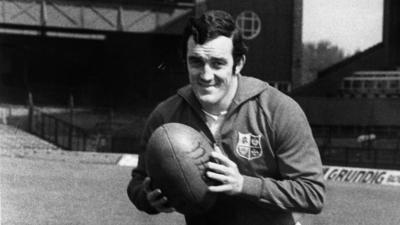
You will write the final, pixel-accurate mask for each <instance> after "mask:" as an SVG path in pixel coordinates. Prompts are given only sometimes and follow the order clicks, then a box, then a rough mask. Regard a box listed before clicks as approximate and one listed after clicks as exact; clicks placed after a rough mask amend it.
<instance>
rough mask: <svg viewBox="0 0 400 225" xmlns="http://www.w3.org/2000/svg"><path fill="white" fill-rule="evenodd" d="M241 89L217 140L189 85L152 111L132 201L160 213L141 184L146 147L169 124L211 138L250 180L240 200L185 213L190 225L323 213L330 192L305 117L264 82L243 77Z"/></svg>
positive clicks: (276, 220) (291, 220)
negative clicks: (189, 214)
mask: <svg viewBox="0 0 400 225" xmlns="http://www.w3.org/2000/svg"><path fill="white" fill-rule="evenodd" d="M238 84H239V85H238V90H237V92H236V94H235V97H234V99H233V102H232V104H231V105H230V107H229V108H228V111H227V113H226V115H225V118H224V122H223V124H222V125H221V127H220V128H219V132H218V135H216V136H213V135H212V133H211V132H210V130H209V128H208V126H207V124H206V122H205V121H206V118H205V114H204V112H203V111H202V109H201V106H200V103H199V102H198V100H197V98H196V97H195V95H194V93H193V91H192V89H191V87H190V85H188V86H185V87H183V88H181V89H180V90H179V91H178V93H177V94H176V95H174V96H172V97H170V98H169V99H167V100H165V101H163V102H161V103H160V104H159V105H158V106H157V107H156V108H155V110H154V111H153V112H152V113H151V114H150V116H149V118H148V121H147V123H146V126H145V130H144V133H143V138H142V142H141V146H142V148H141V150H140V151H141V153H140V155H139V162H138V166H137V168H135V169H134V170H133V171H132V180H131V182H130V183H129V186H128V196H129V198H130V200H131V201H132V202H133V204H134V205H135V206H136V207H137V208H138V209H139V210H143V211H145V212H147V213H149V214H155V213H157V211H156V210H155V209H154V208H153V207H151V206H150V205H149V203H148V201H147V199H146V194H145V192H144V190H143V185H142V182H143V180H144V178H145V177H146V176H147V175H146V171H145V165H144V162H145V159H144V157H145V154H144V153H145V146H146V143H147V140H148V139H149V137H150V135H151V134H152V132H153V131H154V130H155V129H156V128H157V127H159V126H161V125H162V124H165V123H171V122H176V123H182V124H185V125H188V126H191V127H192V128H194V129H196V130H197V131H199V132H200V133H202V134H203V135H204V136H206V137H207V138H208V139H209V141H210V143H214V144H216V145H218V146H219V147H220V149H222V151H223V153H224V154H225V155H226V156H227V157H228V158H229V159H230V160H232V161H233V162H235V163H236V164H237V166H238V169H239V171H240V173H241V174H242V175H243V177H244V182H243V189H242V192H241V193H240V194H239V195H235V196H229V195H226V194H219V195H218V197H217V201H216V203H215V205H214V206H213V208H212V209H211V210H209V211H207V212H206V213H204V214H201V215H196V216H185V219H186V222H187V224H189V225H196V224H198V225H203V224H243V225H244V224H252V225H257V224H263V225H267V224H271V225H275V224H282V225H287V224H295V223H296V222H297V221H299V220H300V218H301V217H302V214H303V213H313V214H315V213H319V212H320V211H321V209H322V206H323V202H324V195H325V186H324V183H323V174H322V164H321V159H320V155H319V151H318V148H317V145H316V143H315V140H314V138H313V136H312V132H311V129H310V126H309V124H308V121H307V118H306V116H305V114H304V112H303V111H302V110H301V108H300V107H299V105H298V104H297V103H296V102H295V101H294V100H293V99H291V98H290V97H288V96H286V95H285V94H283V93H281V92H280V91H278V90H277V89H275V88H273V87H271V86H269V85H268V84H267V83H266V82H263V81H261V80H258V79H256V78H251V77H246V76H241V75H240V76H239V83H238Z"/></svg>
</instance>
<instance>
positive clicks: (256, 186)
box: [240, 176, 263, 200]
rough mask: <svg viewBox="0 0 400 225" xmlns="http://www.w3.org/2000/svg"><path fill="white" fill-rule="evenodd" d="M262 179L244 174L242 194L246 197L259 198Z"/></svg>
mask: <svg viewBox="0 0 400 225" xmlns="http://www.w3.org/2000/svg"><path fill="white" fill-rule="evenodd" d="M262 182H263V181H262V179H261V178H258V177H249V176H243V188H242V192H241V193H240V195H241V196H242V197H245V198H249V199H254V200H258V199H259V198H260V196H261V190H262Z"/></svg>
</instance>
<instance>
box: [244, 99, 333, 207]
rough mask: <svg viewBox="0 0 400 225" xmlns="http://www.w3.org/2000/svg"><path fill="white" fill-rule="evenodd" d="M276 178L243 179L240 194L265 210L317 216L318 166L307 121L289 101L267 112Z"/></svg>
mask: <svg viewBox="0 0 400 225" xmlns="http://www.w3.org/2000/svg"><path fill="white" fill-rule="evenodd" d="M271 115H272V116H271V124H272V126H271V129H272V133H273V135H272V136H273V139H274V140H273V142H274V143H273V148H275V149H274V150H275V154H276V160H277V166H278V171H279V174H278V177H277V178H270V177H249V176H245V177H244V184H243V193H242V195H243V196H244V197H245V198H250V199H252V200H253V201H256V202H258V203H260V204H262V205H265V206H267V207H272V208H275V209H280V210H285V211H293V212H302V213H314V214H316V213H319V212H321V210H322V207H323V203H324V198H325V185H324V182H323V173H322V163H321V158H320V155H319V151H318V147H317V145H316V143H315V140H314V138H313V136H312V132H311V128H310V126H309V124H308V121H307V118H306V116H305V114H304V112H303V111H302V109H301V108H300V106H299V105H298V104H297V103H296V102H295V101H294V100H292V99H290V98H288V97H287V99H284V101H282V102H281V103H280V104H279V105H278V106H277V107H276V108H275V110H273V111H272V112H271Z"/></svg>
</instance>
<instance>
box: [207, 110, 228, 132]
mask: <svg viewBox="0 0 400 225" xmlns="http://www.w3.org/2000/svg"><path fill="white" fill-rule="evenodd" d="M202 111H203V112H204V114H205V115H206V124H207V126H208V128H209V129H210V131H211V133H212V135H213V136H214V138H216V139H217V137H219V133H220V129H221V126H222V123H223V122H224V120H225V116H226V113H227V111H223V112H221V113H220V114H219V115H215V114H211V113H209V112H207V111H205V110H202Z"/></svg>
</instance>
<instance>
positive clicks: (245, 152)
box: [236, 132, 263, 160]
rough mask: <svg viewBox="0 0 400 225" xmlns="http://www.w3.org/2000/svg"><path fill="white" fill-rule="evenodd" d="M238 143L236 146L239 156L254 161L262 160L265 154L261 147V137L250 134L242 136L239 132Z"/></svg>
mask: <svg viewBox="0 0 400 225" xmlns="http://www.w3.org/2000/svg"><path fill="white" fill-rule="evenodd" d="M238 134H239V135H238V136H239V137H238V143H237V145H236V152H237V153H238V154H239V156H241V157H243V158H245V159H248V160H253V159H257V158H260V157H261V156H262V154H263V150H262V146H261V135H257V136H256V135H252V134H250V133H247V134H242V133H240V132H238Z"/></svg>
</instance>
